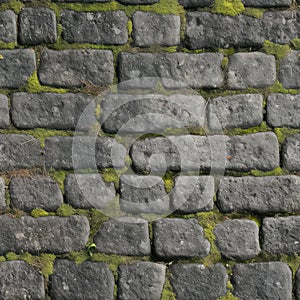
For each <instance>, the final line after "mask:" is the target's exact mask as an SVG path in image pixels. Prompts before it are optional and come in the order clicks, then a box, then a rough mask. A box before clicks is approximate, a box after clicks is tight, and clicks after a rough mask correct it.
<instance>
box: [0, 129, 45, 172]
mask: <svg viewBox="0 0 300 300" xmlns="http://www.w3.org/2000/svg"><path fill="white" fill-rule="evenodd" d="M0 145H1V146H0V169H1V170H15V169H27V168H34V167H42V166H43V160H42V154H41V145H40V141H39V140H37V139H36V138H34V137H33V136H32V135H25V134H0Z"/></svg>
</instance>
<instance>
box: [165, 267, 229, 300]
mask: <svg viewBox="0 0 300 300" xmlns="http://www.w3.org/2000/svg"><path fill="white" fill-rule="evenodd" d="M170 272H171V278H170V280H171V284H172V286H173V290H174V292H175V293H176V299H178V300H186V299H189V300H196V299H201V300H211V299H217V298H219V297H222V296H224V295H225V294H226V282H227V278H228V276H227V274H226V269H225V267H223V265H221V264H216V265H213V266H211V267H205V266H204V265H200V264H174V265H172V266H171V267H170Z"/></svg>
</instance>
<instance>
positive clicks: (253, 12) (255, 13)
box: [243, 7, 265, 19]
mask: <svg viewBox="0 0 300 300" xmlns="http://www.w3.org/2000/svg"><path fill="white" fill-rule="evenodd" d="M264 12H265V10H264V9H258V8H249V7H247V8H245V10H244V11H243V14H244V15H247V16H250V17H254V18H257V19H261V18H262V17H263V15H264Z"/></svg>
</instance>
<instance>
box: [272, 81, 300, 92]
mask: <svg viewBox="0 0 300 300" xmlns="http://www.w3.org/2000/svg"><path fill="white" fill-rule="evenodd" d="M267 93H268V94H271V93H282V94H293V95H295V94H299V93H300V90H295V89H285V88H284V87H283V85H282V83H281V82H279V81H278V80H277V81H276V82H275V83H274V84H273V85H272V86H271V87H269V88H267Z"/></svg>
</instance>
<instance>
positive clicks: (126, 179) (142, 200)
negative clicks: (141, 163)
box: [120, 175, 169, 214]
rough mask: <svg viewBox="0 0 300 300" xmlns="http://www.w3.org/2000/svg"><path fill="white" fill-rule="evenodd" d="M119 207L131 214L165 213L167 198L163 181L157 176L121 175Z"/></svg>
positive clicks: (167, 208)
mask: <svg viewBox="0 0 300 300" xmlns="http://www.w3.org/2000/svg"><path fill="white" fill-rule="evenodd" d="M120 206H121V209H122V210H124V211H126V212H131V213H157V214H163V213H166V212H167V211H168V210H169V197H168V195H167V194H166V191H165V185H164V182H163V180H162V179H161V178H160V177H157V176H140V175H122V176H121V178H120Z"/></svg>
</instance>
